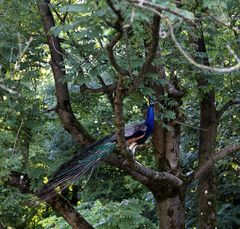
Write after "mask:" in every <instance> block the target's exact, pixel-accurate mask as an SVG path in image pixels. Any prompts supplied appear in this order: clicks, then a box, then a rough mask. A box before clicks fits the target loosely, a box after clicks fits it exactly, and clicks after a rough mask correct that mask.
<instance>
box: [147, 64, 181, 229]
mask: <svg viewBox="0 0 240 229" xmlns="http://www.w3.org/2000/svg"><path fill="white" fill-rule="evenodd" d="M156 70H157V71H158V74H159V76H160V77H161V78H166V75H165V69H164V67H163V66H159V67H157V68H156ZM169 83H173V82H169ZM168 86H169V85H166V88H164V89H163V87H162V86H159V85H152V88H153V89H154V91H155V93H156V96H157V97H159V96H160V95H162V94H163V93H164V91H166V92H167V93H168V96H169V97H171V98H172V99H174V100H176V101H177V103H178V105H177V106H176V107H174V108H173V110H174V112H175V113H176V117H177V118H178V116H179V112H178V109H179V106H180V105H181V97H182V96H183V93H180V94H181V96H179V97H177V98H176V97H175V96H172V95H171V94H170V92H169V90H168V89H169V88H168ZM174 89H175V90H176V91H177V89H176V88H174ZM179 92H180V91H179ZM160 102H161V101H160ZM159 112H161V111H160V109H159V107H158V106H157V107H156V113H159ZM166 124H167V125H168V127H169V129H168V130H167V129H166V128H164V127H163V125H162V123H158V122H155V128H154V135H153V145H154V150H155V157H156V163H157V167H158V169H159V170H160V171H165V172H168V173H171V174H172V175H175V176H177V177H178V176H179V175H180V172H181V170H180V165H179V153H180V133H181V130H180V125H179V124H176V123H174V121H172V122H168V123H166ZM150 189H151V190H152V192H153V194H154V196H155V198H156V200H157V208H158V218H159V228H160V229H170V228H171V229H180V228H185V213H184V194H183V193H184V189H183V187H180V188H174V187H173V186H172V185H170V184H166V185H162V186H156V185H155V186H154V187H153V188H150Z"/></svg>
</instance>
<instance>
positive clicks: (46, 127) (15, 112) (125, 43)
mask: <svg viewBox="0 0 240 229" xmlns="http://www.w3.org/2000/svg"><path fill="white" fill-rule="evenodd" d="M113 2H114V3H116V4H117V8H118V9H120V10H121V11H122V12H124V13H123V16H124V20H123V21H124V22H123V23H124V26H125V27H124V28H125V30H124V33H123V39H121V41H120V42H119V43H118V44H117V45H116V46H115V47H114V54H115V59H116V61H117V63H118V65H119V66H120V67H121V68H123V69H127V71H129V72H130V73H129V75H130V77H127V78H126V79H125V81H124V82H125V85H126V86H131V82H132V81H131V79H132V78H134V76H136V75H137V74H138V71H139V69H140V68H141V66H142V63H143V60H144V57H145V56H146V46H147V45H148V43H149V42H150V40H151V37H150V35H149V34H150V32H149V31H150V27H149V24H150V23H151V22H152V15H153V12H152V11H150V10H148V9H143V8H141V7H136V6H134V3H133V2H134V1H113ZM140 2H141V1H140ZM150 2H152V4H158V5H159V6H160V7H163V8H164V7H166V8H168V9H170V10H172V11H174V12H177V14H173V13H170V12H169V11H163V15H165V16H166V17H167V18H168V20H170V22H171V23H172V25H173V29H174V34H175V36H176V38H177V40H178V42H179V43H180V44H181V46H182V47H183V49H184V50H185V52H186V53H188V54H189V55H191V57H192V58H194V59H195V60H199V63H201V62H202V60H204V58H205V57H206V55H207V57H208V59H209V61H210V65H211V66H215V67H216V68H219V69H220V68H230V67H232V66H235V65H236V64H238V63H239V62H240V61H239V58H240V49H239V47H240V15H239V13H240V9H239V3H238V1H234V0H224V1H219V0H211V1H210V0H202V1H198V0H196V1H187V0H182V1H179V2H181V7H180V8H179V6H178V3H176V2H178V1H171V0H164V1H158V0H157V1H150ZM0 3H1V4H0V14H1V17H0V74H1V76H0V177H1V181H0V203H1V204H0V224H2V225H4V226H9V227H13V228H68V227H69V228H70V226H69V225H68V224H67V223H66V221H65V220H64V219H63V218H62V217H61V216H60V215H59V214H56V212H54V211H53V209H51V208H50V207H49V206H48V205H47V204H45V203H44V202H40V201H39V200H38V199H37V197H36V196H34V195H33V192H34V191H36V190H38V189H39V188H40V187H42V185H43V184H44V183H46V182H47V180H48V178H47V177H50V176H51V174H52V173H53V172H54V171H55V170H56V169H57V168H58V166H59V165H61V164H62V163H63V162H65V161H66V160H67V159H68V158H69V157H71V156H72V155H73V154H74V153H75V152H76V151H81V150H82V148H83V147H84V146H81V145H79V144H78V143H77V142H76V140H74V139H73V137H72V136H71V135H70V134H69V133H68V132H67V131H66V130H65V129H64V128H63V125H62V123H61V121H60V119H59V116H58V115H57V113H56V112H55V111H56V105H57V103H56V94H55V93H56V91H55V84H54V79H53V73H52V70H51V67H50V65H51V57H50V53H49V47H48V45H47V40H46V35H45V32H44V29H43V25H42V21H41V18H40V13H39V9H38V6H37V1H28V0H16V1H9V0H0ZM50 8H51V11H52V13H53V15H54V19H55V21H56V26H54V27H53V28H52V29H51V35H53V36H55V37H59V38H60V40H61V44H62V52H63V53H61V54H62V55H63V56H64V65H65V67H66V75H65V77H64V79H63V83H68V88H69V94H70V97H71V105H72V109H73V111H74V114H75V116H76V117H77V119H78V120H79V121H80V123H81V124H82V125H83V126H84V128H85V129H86V130H87V131H88V132H89V133H90V135H91V136H92V138H93V139H101V138H102V137H104V136H106V135H108V134H109V133H112V132H114V131H115V123H114V112H113V108H112V106H113V104H111V96H110V97H109V94H106V93H103V91H101V90H99V88H102V87H108V85H114V84H116V82H117V81H118V73H117V71H116V70H115V68H114V67H113V65H112V63H111V61H110V60H109V56H108V52H107V49H106V46H107V44H108V43H109V42H110V41H111V39H112V38H113V37H114V35H115V33H116V31H115V28H114V27H113V21H114V20H116V15H114V13H113V12H112V10H111V8H110V7H109V6H108V4H107V1H105V0H101V1H91V0H86V1H77V0H72V1H68V0H62V1H57V0H52V1H51V4H50ZM146 8H148V7H146ZM193 21H194V22H198V23H199V24H200V25H201V28H202V31H203V33H204V38H205V42H206V48H207V54H206V53H200V52H196V47H195V46H194V44H193V43H192V42H191V39H193V40H194V39H195V38H196V37H198V35H199V34H197V33H195V31H194V29H193V28H194V26H192V25H191V22H193ZM188 22H189V23H188ZM129 27H131V31H130V32H129V31H128V28H129ZM159 50H160V52H161V53H160V54H157V55H156V57H155V58H154V60H153V64H154V65H161V66H164V68H165V70H166V78H165V79H164V78H159V76H158V75H157V74H155V73H147V74H146V76H145V78H144V80H143V81H142V82H140V83H139V85H138V88H137V89H136V90H134V91H133V92H132V93H131V94H130V95H128V96H127V97H126V98H125V99H124V122H125V123H131V122H136V121H139V120H143V119H144V116H145V111H146V100H145V99H144V98H146V97H147V96H153V97H154V98H155V99H156V100H158V101H161V102H159V103H158V106H159V110H160V111H159V112H158V113H157V116H156V122H158V123H161V124H162V126H163V127H164V128H166V129H167V130H168V128H169V126H168V123H169V122H172V121H177V122H178V123H179V124H180V125H181V130H182V132H181V143H180V164H181V169H182V174H185V175H187V174H190V173H191V172H192V171H194V170H195V169H196V168H197V167H198V165H199V164H198V146H199V140H198V139H199V132H200V129H199V123H200V119H199V113H200V107H199V103H200V100H201V98H202V97H203V95H204V93H207V92H209V91H211V90H212V89H214V90H215V98H216V107H217V109H218V110H220V109H221V108H222V107H224V105H225V104H226V103H228V102H229V101H232V106H229V108H228V109H226V110H225V111H224V113H223V114H222V117H221V119H220V123H219V127H218V132H217V136H216V150H218V149H222V148H224V147H227V146H228V145H231V144H233V143H239V142H240V137H239V136H240V116H239V111H240V106H239V101H240V94H239V93H240V78H239V69H236V70H234V71H230V72H217V71H209V70H203V69H201V68H198V67H197V66H194V65H193V64H191V63H189V61H188V60H187V59H186V58H185V57H184V56H183V55H182V53H181V52H180V51H179V49H178V48H177V47H176V44H175V42H174V41H173V39H172V37H171V35H170V32H169V27H168V23H167V22H166V21H165V22H163V23H162V24H161V27H160V39H159ZM199 74H203V75H204V76H205V77H206V79H207V82H208V83H207V84H206V86H201V88H200V89H199V88H198V85H197V81H196V77H198V75H199ZM131 77H132V78H131ZM174 77H176V78H177V79H178V82H179V85H180V86H179V87H180V89H181V90H183V91H184V94H185V95H184V97H183V98H182V101H181V103H182V104H181V107H180V108H179V110H178V111H177V112H176V110H175V107H176V103H177V102H176V100H174V99H172V98H171V97H169V96H168V95H167V94H166V93H164V94H163V95H161V96H160V97H157V96H156V94H155V92H154V90H153V88H151V86H149V85H150V84H151V83H154V84H156V85H162V86H163V87H164V86H166V85H167V84H168V80H170V79H172V78H174ZM198 89H199V90H198ZM109 98H110V99H109ZM179 117H181V118H179ZM136 159H137V160H139V161H140V162H141V163H142V164H144V165H145V166H147V167H149V168H152V169H154V170H158V169H159V168H157V166H156V161H155V158H154V153H153V147H152V144H151V141H148V142H147V147H142V148H141V149H139V150H138V151H137V154H136ZM215 165H216V180H217V192H216V197H217V228H219V229H228V228H229V229H230V228H237V227H238V226H239V225H240V208H239V204H240V195H239V194H240V193H239V192H240V191H239V190H240V182H239V171H240V160H239V152H236V153H234V154H232V155H228V156H226V157H224V159H223V160H219V161H217V162H216V164H215ZM12 172H15V173H19V174H27V175H28V177H29V178H30V179H31V182H30V190H31V191H26V190H19V188H17V187H13V186H14V185H13V186H11V185H9V182H8V177H9V176H10V175H11V174H12ZM197 186H198V182H197V181H195V182H193V183H191V184H190V185H189V186H188V187H187V190H186V200H185V212H186V228H196V226H197V205H198V203H197V199H198V192H197ZM74 190H77V194H76V192H75V191H74ZM64 195H65V197H66V198H68V199H69V201H70V202H71V201H72V202H73V203H74V204H76V205H77V206H76V208H77V210H78V211H79V213H80V214H81V215H82V216H83V217H85V218H86V219H87V220H88V222H90V223H91V224H92V225H93V226H94V228H104V229H115V228H116V229H124V228H133V229H135V228H148V229H155V228H158V216H157V211H156V200H155V198H154V196H153V194H152V193H151V192H150V191H149V190H148V189H147V188H146V187H144V186H143V185H142V184H140V183H139V182H137V181H136V180H133V179H132V178H131V177H129V176H128V175H126V174H125V173H124V172H122V171H121V170H120V169H118V168H115V167H112V166H110V165H108V164H105V163H103V164H101V165H100V166H99V167H97V168H96V169H95V170H94V171H93V173H91V174H90V175H88V176H86V177H84V178H82V179H81V180H80V181H78V182H76V183H75V184H73V185H72V186H70V187H69V189H67V190H66V191H65V194H64ZM74 198H75V199H76V198H77V201H76V200H75V199H74ZM0 227H1V225H0Z"/></svg>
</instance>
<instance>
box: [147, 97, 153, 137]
mask: <svg viewBox="0 0 240 229" xmlns="http://www.w3.org/2000/svg"><path fill="white" fill-rule="evenodd" d="M145 124H146V125H147V127H148V131H150V132H152V131H153V128H154V102H153V99H152V98H151V97H149V98H148V111H147V117H146V120H145Z"/></svg>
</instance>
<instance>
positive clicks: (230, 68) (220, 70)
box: [166, 20, 240, 73]
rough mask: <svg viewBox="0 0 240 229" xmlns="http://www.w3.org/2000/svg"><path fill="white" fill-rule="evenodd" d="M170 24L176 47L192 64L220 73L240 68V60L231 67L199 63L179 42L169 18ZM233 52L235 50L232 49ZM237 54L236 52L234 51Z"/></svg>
mask: <svg viewBox="0 0 240 229" xmlns="http://www.w3.org/2000/svg"><path fill="white" fill-rule="evenodd" d="M166 21H167V23H168V26H169V31H170V34H171V37H172V40H173V41H174V43H175V45H176V47H177V48H178V50H179V51H180V52H181V54H182V55H183V56H184V57H185V58H186V59H187V60H188V61H189V63H190V64H193V65H194V66H196V67H198V68H200V69H203V70H208V71H214V72H219V73H229V72H233V71H236V70H238V69H239V68H240V61H238V63H237V64H236V65H235V66H233V67H229V68H215V67H210V66H207V65H203V64H199V63H197V62H196V61H195V60H194V59H193V58H192V57H190V56H189V55H188V54H187V53H186V52H185V51H184V50H183V48H182V46H181V45H180V43H179V42H178V40H177V39H176V37H175V34H174V31H173V26H172V24H171V22H170V21H169V20H166ZM232 52H233V50H232ZM234 55H235V53H234Z"/></svg>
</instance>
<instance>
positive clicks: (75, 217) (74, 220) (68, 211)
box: [47, 195, 93, 229]
mask: <svg viewBox="0 0 240 229" xmlns="http://www.w3.org/2000/svg"><path fill="white" fill-rule="evenodd" d="M47 203H48V204H49V205H50V206H51V207H52V209H54V210H55V211H56V212H58V213H60V214H61V215H62V216H63V217H64V218H65V219H66V221H67V222H68V223H69V225H71V227H72V228H73V229H93V227H92V225H90V224H89V223H88V222H87V221H86V220H85V219H84V218H83V217H82V216H81V215H80V214H79V213H78V211H77V210H76V209H75V208H74V207H73V206H72V205H71V204H70V203H69V202H68V201H67V200H66V199H64V198H63V197H61V196H59V195H58V196H56V197H54V198H52V199H50V200H48V201H47Z"/></svg>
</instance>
